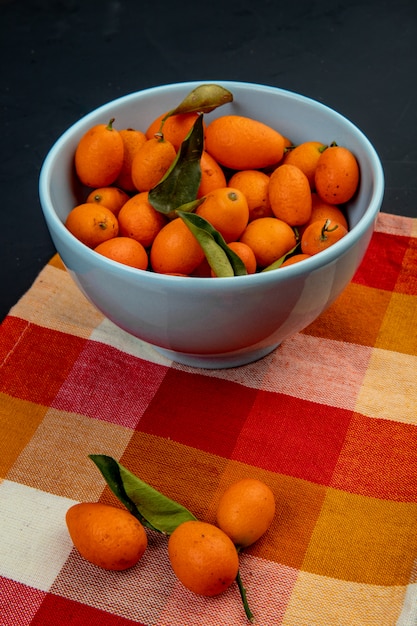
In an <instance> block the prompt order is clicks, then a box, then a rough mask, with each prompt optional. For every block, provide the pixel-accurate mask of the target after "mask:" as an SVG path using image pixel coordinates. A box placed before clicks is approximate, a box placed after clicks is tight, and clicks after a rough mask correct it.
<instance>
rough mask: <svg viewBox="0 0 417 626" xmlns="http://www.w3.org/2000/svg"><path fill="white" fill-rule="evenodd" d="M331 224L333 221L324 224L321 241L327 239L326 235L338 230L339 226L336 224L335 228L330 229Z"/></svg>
mask: <svg viewBox="0 0 417 626" xmlns="http://www.w3.org/2000/svg"><path fill="white" fill-rule="evenodd" d="M330 224H331V220H329V219H327V220H326V221H325V222H324V226H323V228H322V229H321V239H322V240H325V239H326V233H332V232H333V231H334V230H337V224H335V225H334V226H333V228H329V225H330Z"/></svg>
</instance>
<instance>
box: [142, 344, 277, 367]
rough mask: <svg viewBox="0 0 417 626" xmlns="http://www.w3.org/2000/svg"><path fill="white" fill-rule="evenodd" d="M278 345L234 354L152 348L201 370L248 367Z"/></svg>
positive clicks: (177, 361) (171, 358) (169, 357)
mask: <svg viewBox="0 0 417 626" xmlns="http://www.w3.org/2000/svg"><path fill="white" fill-rule="evenodd" d="M278 346H279V343H276V344H274V345H273V346H267V347H266V348H256V349H254V350H248V351H245V352H242V351H240V350H238V351H236V352H224V353H221V354H191V353H185V352H175V351H174V350H168V349H166V348H159V347H157V346H153V347H154V348H155V350H156V351H157V352H159V354H162V356H164V357H166V358H167V359H170V360H171V361H175V362H176V363H181V364H182V365H189V366H190V367H198V368H202V369H212V370H214V369H226V368H231V367H240V366H241V365H248V364H249V363H253V362H254V361H259V359H262V358H263V357H265V356H267V355H268V354H270V353H271V352H273V351H274V350H275V349H276V348H277V347H278Z"/></svg>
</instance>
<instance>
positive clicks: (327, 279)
mask: <svg viewBox="0 0 417 626" xmlns="http://www.w3.org/2000/svg"><path fill="white" fill-rule="evenodd" d="M383 190H384V179H383V172H382V167H381V164H380V161H379V158H378V155H377V154H376V152H375V150H374V148H373V146H372V145H371V144H370V142H369V141H368V139H367V138H366V136H365V135H364V134H363V133H362V132H361V131H360V130H359V129H358V128H357V127H356V126H355V125H354V124H352V123H351V122H350V121H349V120H347V119H346V118H344V117H343V116H342V115H340V114H338V113H337V112H335V111H333V110H332V109H330V108H328V107H326V106H325V105H323V104H320V103H318V102H316V101H313V100H311V99H309V98H306V97H304V96H300V95H298V94H294V93H291V92H287V91H284V90H281V89H277V88H275V87H268V86H263V85H257V84H251V83H239V82H231V81H219V82H216V81H214V82H208V83H206V82H190V83H179V84H173V85H166V86H162V87H155V88H151V89H147V90H144V91H140V92H137V93H133V94H130V95H128V96H124V97H122V98H119V99H117V100H115V101H113V102H109V103H108V104H105V105H104V106H102V107H100V108H98V109H96V110H95V111H93V112H92V113H90V114H89V115H86V116H85V117H84V118H82V119H81V120H80V121H79V122H77V123H76V124H74V125H73V126H72V127H71V128H70V129H68V130H67V131H66V132H65V133H64V134H63V135H62V137H61V138H60V139H58V141H57V142H56V143H55V145H54V146H53V147H52V149H51V150H50V152H49V154H48V155H47V158H46V160H45V162H44V165H43V168H42V171H41V177H40V198H41V204H42V209H43V212H44V216H45V219H46V222H47V225H48V228H49V230H50V233H51V236H52V239H53V241H54V244H55V246H56V249H57V251H58V252H59V254H60V256H61V258H62V260H63V262H64V264H65V266H66V267H67V269H68V271H69V272H70V273H71V275H72V277H73V278H74V280H75V281H76V283H77V284H78V286H79V287H80V289H81V290H82V292H83V293H84V295H85V296H86V297H87V298H88V299H89V300H90V301H91V302H92V303H93V304H94V305H95V306H96V307H97V308H98V309H99V310H100V311H101V312H102V313H103V314H104V315H105V316H106V317H108V318H109V319H110V320H111V321H113V322H114V323H115V324H116V325H117V326H119V327H120V328H122V329H123V330H125V331H127V332H128V333H130V334H132V335H134V336H135V337H137V338H139V339H142V340H144V341H145V342H147V343H149V344H151V345H153V346H154V347H155V348H156V349H157V350H158V351H159V352H160V353H162V354H163V355H164V356H166V357H168V358H170V359H172V360H175V361H179V362H182V363H185V364H188V365H194V366H197V367H207V368H218V367H233V366H239V365H243V364H246V363H249V362H252V361H254V360H257V359H259V358H261V357H263V356H265V355H266V354H268V353H270V352H271V351H272V350H274V349H275V348H276V347H277V346H278V345H279V344H280V343H281V342H282V341H283V340H284V339H285V338H286V337H288V336H290V335H292V334H294V333H296V332H298V331H300V330H302V329H303V328H305V327H306V326H307V325H308V324H309V323H311V322H312V321H313V320H314V319H315V318H316V317H317V316H318V315H320V313H321V312H322V311H324V310H325V309H326V308H327V307H328V306H329V305H330V304H331V303H332V302H333V301H334V300H335V298H337V296H338V295H339V294H340V293H341V292H342V290H343V289H344V288H345V287H346V286H347V284H348V283H349V281H350V280H351V278H352V277H353V275H354V273H355V271H356V270H357V268H358V266H359V264H360V262H361V260H362V258H363V256H364V254H365V252H366V249H367V247H368V244H369V241H370V238H371V236H372V232H373V228H374V224H375V220H376V217H377V214H378V212H379V210H380V206H381V203H382V198H383Z"/></svg>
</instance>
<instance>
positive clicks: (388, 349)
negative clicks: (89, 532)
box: [0, 214, 417, 626]
mask: <svg viewBox="0 0 417 626" xmlns="http://www.w3.org/2000/svg"><path fill="white" fill-rule="evenodd" d="M0 350H1V356H0V359H1V364H2V365H1V370H0V392H1V393H0V624H1V626H29V625H31V626H33V625H37V626H52V625H53V626H56V625H65V624H73V625H77V626H85V625H86V624H87V625H88V624H89V625H91V626H94V625H100V626H127V625H128V624H142V625H145V626H211V625H213V626H214V625H216V626H239V625H240V624H242V625H244V624H245V623H247V620H246V618H245V614H244V611H243V607H242V603H241V600H240V596H239V593H238V589H237V586H236V585H235V584H234V585H232V586H231V587H230V589H229V590H228V591H227V592H226V593H224V594H222V595H221V596H217V597H214V598H203V597H199V596H196V595H194V594H192V593H191V592H188V591H187V590H186V589H185V588H184V587H183V586H182V585H181V584H180V583H179V582H178V581H177V580H176V578H175V576H174V575H173V573H172V571H171V569H170V565H169V561H168V557H167V539H166V537H164V536H162V535H160V534H158V533H153V532H149V533H148V536H149V547H148V550H147V551H146V553H145V555H144V557H143V558H142V559H141V560H140V561H139V563H138V564H137V565H136V566H135V567H133V568H132V569H130V570H127V571H124V572H109V571H105V570H101V569H99V568H97V567H95V566H94V565H91V564H90V563H88V562H86V561H84V560H83V559H82V558H81V557H80V556H79V554H78V553H77V551H76V550H75V549H74V548H73V546H72V544H71V541H70V538H69V535H68V532H67V529H66V525H65V513H66V511H67V509H68V508H69V507H70V506H71V505H72V504H73V503H75V502H79V501H97V500H100V501H102V502H108V503H112V504H117V505H119V506H121V505H120V503H118V501H116V499H115V497H114V496H113V495H112V494H111V492H110V491H109V489H108V488H107V487H106V486H105V483H104V480H103V478H102V477H101V475H100V473H99V472H98V470H97V468H96V467H95V465H94V464H93V463H92V461H90V460H89V459H88V455H89V454H108V455H110V456H113V457H114V458H116V459H117V460H120V462H121V463H122V464H123V465H125V466H126V467H127V468H128V469H129V470H130V471H132V472H133V473H135V474H136V475H137V476H139V477H140V478H141V479H143V480H145V481H146V482H148V483H150V484H151V485H152V486H153V487H155V488H156V489H159V490H160V491H162V492H163V493H164V494H166V495H167V496H169V497H171V498H173V499H175V500H177V501H179V502H181V503H182V504H183V505H185V506H186V507H187V508H189V509H190V510H191V511H192V512H193V513H194V514H195V515H196V516H197V517H199V518H201V519H204V520H207V521H211V522H214V521H215V510H216V504H217V502H218V498H219V496H220V494H221V492H222V491H223V490H224V488H225V487H226V486H227V485H228V484H230V483H231V482H233V481H235V480H238V479H239V478H241V477H244V476H253V477H257V478H260V479H261V480H264V481H265V482H266V483H268V484H269V485H270V486H271V488H272V489H273V491H274V493H275V497H276V502H277V514H276V517H275V520H274V522H273V525H272V527H271V528H270V530H269V531H268V532H267V533H266V535H265V536H264V537H263V538H262V539H261V540H259V541H258V542H257V543H256V544H254V545H253V546H252V547H250V548H248V549H246V550H245V551H244V552H243V553H242V554H241V555H240V563H241V574H242V578H243V582H244V584H245V586H246V588H247V594H248V599H249V604H250V606H251V609H252V611H253V613H254V614H255V618H256V623H257V624H258V625H260V626H273V625H274V626H275V625H281V624H282V625H286V626H394V625H397V626H415V625H416V624H417V565H416V557H417V428H416V426H417V220H415V219H411V218H403V217H395V216H392V215H387V214H381V215H380V216H379V218H378V222H377V227H376V231H375V233H374V236H373V238H372V242H371V244H370V247H369V249H368V252H367V254H366V257H365V259H364V261H363V263H362V265H361V267H360V269H359V270H358V272H357V273H356V275H355V277H354V279H353V280H352V282H351V283H350V284H349V286H348V287H347V289H346V290H345V291H344V292H343V294H342V295H341V296H340V297H339V299H338V300H337V301H336V302H335V303H334V304H333V305H332V306H331V308H330V309H329V310H328V311H326V312H325V313H324V314H322V315H321V317H320V318H319V319H317V320H316V321H315V322H314V323H313V324H311V325H310V326H309V327H308V328H306V329H305V330H304V331H303V332H301V333H299V334H296V335H294V336H293V337H291V338H290V339H288V340H287V341H285V342H284V343H283V344H282V345H281V346H280V347H279V348H278V349H277V350H275V352H274V353H272V354H271V355H269V356H268V357H266V358H264V359H262V360H261V361H258V362H257V363H253V364H250V365H247V366H244V367H240V368H235V369H229V370H202V369H192V368H188V367H185V366H182V365H178V364H176V363H172V362H170V361H167V360H166V359H165V358H163V357H161V356H160V355H159V354H158V353H157V352H156V351H155V350H154V349H153V348H151V347H149V346H148V345H146V344H144V343H143V342H141V341H139V340H137V339H135V338H133V337H131V336H129V335H127V334H126V333H124V332H123V331H121V330H119V329H118V328H116V327H115V326H114V325H113V324H112V323H111V322H109V321H108V320H107V319H105V318H103V316H102V315H101V314H100V313H98V312H97V311H96V310H95V309H94V308H93V307H92V306H91V305H90V304H89V302H87V300H86V299H85V298H84V296H83V295H82V294H81V293H80V292H79V290H78V288H77V287H76V286H75V284H74V283H73V281H72V279H71V278H70V276H69V274H68V273H67V272H66V271H65V270H64V268H63V267H62V265H61V263H60V260H59V258H58V257H54V258H53V259H52V260H51V262H50V263H49V264H48V265H47V266H46V267H45V268H44V269H43V270H42V272H41V273H40V275H39V277H38V278H37V280H36V281H35V283H34V284H33V286H32V287H31V289H30V290H29V291H28V292H27V293H26V294H25V295H24V296H23V297H22V299H21V300H20V301H19V302H18V303H17V304H16V305H15V307H13V309H12V310H11V311H10V313H9V315H8V316H7V318H6V319H5V320H4V322H3V324H2V326H1V328H0Z"/></svg>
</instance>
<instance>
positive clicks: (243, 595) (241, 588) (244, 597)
mask: <svg viewBox="0 0 417 626" xmlns="http://www.w3.org/2000/svg"><path fill="white" fill-rule="evenodd" d="M236 582H237V586H238V587H239V593H240V597H241V598H242V602H243V608H244V609H245V613H246V617H247V618H248V620H249V622H250V623H251V624H254V623H255V616H254V614H253V613H252V611H251V610H250V607H249V603H248V598H247V595H246V589H245V587H244V586H243V582H242V578H241V576H240V571H239V570H238V572H237V576H236Z"/></svg>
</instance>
